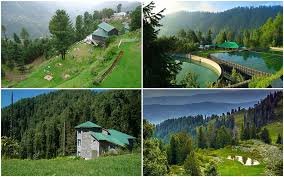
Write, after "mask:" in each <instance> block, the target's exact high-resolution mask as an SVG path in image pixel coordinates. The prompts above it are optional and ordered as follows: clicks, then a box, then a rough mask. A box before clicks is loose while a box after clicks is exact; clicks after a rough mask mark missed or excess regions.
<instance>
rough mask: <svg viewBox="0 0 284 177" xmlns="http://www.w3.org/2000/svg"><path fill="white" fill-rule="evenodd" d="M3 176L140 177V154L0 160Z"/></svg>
mask: <svg viewBox="0 0 284 177" xmlns="http://www.w3.org/2000/svg"><path fill="white" fill-rule="evenodd" d="M1 169H2V170H1V175H3V176H140V175H141V154H139V153H136V154H126V155H119V156H109V157H99V158H97V159H94V160H74V159H68V158H62V159H52V160H16V159H15V160H2V165H1Z"/></svg>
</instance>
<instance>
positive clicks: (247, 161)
mask: <svg viewBox="0 0 284 177" xmlns="http://www.w3.org/2000/svg"><path fill="white" fill-rule="evenodd" d="M227 159H229V160H237V161H239V162H241V164H243V165H245V166H254V165H259V164H260V163H259V161H257V160H254V159H251V158H249V157H243V156H230V155H229V156H228V157H227Z"/></svg>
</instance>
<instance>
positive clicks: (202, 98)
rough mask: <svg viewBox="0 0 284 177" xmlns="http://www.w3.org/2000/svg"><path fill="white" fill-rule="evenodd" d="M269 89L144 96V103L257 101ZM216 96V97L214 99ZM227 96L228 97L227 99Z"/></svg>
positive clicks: (181, 103)
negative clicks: (191, 94) (190, 94)
mask: <svg viewBox="0 0 284 177" xmlns="http://www.w3.org/2000/svg"><path fill="white" fill-rule="evenodd" d="M270 92H271V91H269V90H268V91H263V90H259V91H256V90H255V91H253V92H250V94H248V92H247V91H246V90H243V91H240V90H238V91H237V92H234V91H228V92H219V93H207V94H204V93H203V94H196V95H193V96H185V95H183V96H159V97H144V103H143V104H144V105H151V104H160V105H184V104H191V103H200V102H215V103H241V102H243V100H246V102H251V101H257V100H260V99H262V98H264V97H265V96H266V95H267V94H269V93H270ZM216 98H218V99H216ZM228 98H229V99H228Z"/></svg>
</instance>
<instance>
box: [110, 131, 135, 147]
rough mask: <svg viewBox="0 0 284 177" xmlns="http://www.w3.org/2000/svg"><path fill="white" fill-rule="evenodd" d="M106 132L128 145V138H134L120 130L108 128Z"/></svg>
mask: <svg viewBox="0 0 284 177" xmlns="http://www.w3.org/2000/svg"><path fill="white" fill-rule="evenodd" d="M108 132H109V133H110V135H111V136H113V137H115V138H116V139H117V140H119V141H121V142H122V143H124V144H127V145H129V141H128V139H135V137H133V136H130V135H127V134H125V133H122V132H120V131H117V130H114V129H109V130H108Z"/></svg>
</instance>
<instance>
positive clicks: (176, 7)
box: [144, 0, 283, 14]
mask: <svg viewBox="0 0 284 177" xmlns="http://www.w3.org/2000/svg"><path fill="white" fill-rule="evenodd" d="M149 2H151V0H150V1H149V0H147V1H145V3H144V5H146V4H148V3H149ZM154 2H155V4H156V9H155V11H160V10H162V9H163V8H166V11H165V12H164V14H169V13H174V12H177V11H206V12H223V11H226V10H228V9H232V8H234V7H238V6H240V7H251V6H254V7H258V6H263V5H266V6H271V5H283V3H282V1H171V0H156V1H154Z"/></svg>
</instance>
